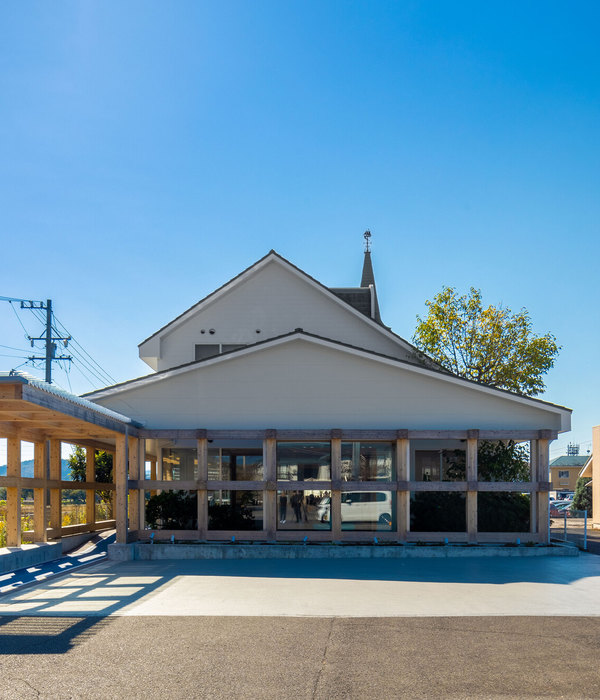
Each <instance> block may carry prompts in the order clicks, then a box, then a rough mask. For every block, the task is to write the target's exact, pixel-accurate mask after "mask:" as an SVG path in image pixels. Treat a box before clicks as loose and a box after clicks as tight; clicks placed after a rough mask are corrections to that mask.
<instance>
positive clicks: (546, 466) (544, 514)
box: [536, 438, 550, 543]
mask: <svg viewBox="0 0 600 700" xmlns="http://www.w3.org/2000/svg"><path fill="white" fill-rule="evenodd" d="M549 474H550V440H547V439H545V438H544V439H541V440H538V441H537V479H536V480H537V481H538V482H539V481H548V479H549ZM536 496H537V522H538V534H539V538H540V539H539V541H540V542H541V543H546V542H550V527H549V522H548V515H549V513H548V492H547V491H536Z"/></svg>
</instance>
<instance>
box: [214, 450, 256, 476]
mask: <svg viewBox="0 0 600 700" xmlns="http://www.w3.org/2000/svg"><path fill="white" fill-rule="evenodd" d="M208 478H209V480H211V481H261V480H262V478H263V451H262V445H260V446H256V447H239V446H235V447H209V448H208Z"/></svg>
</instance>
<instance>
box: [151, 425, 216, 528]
mask: <svg viewBox="0 0 600 700" xmlns="http://www.w3.org/2000/svg"><path fill="white" fill-rule="evenodd" d="M196 445H197V451H198V481H199V482H204V483H206V482H207V481H208V440H207V439H206V438H200V439H199V440H198V441H197V443H196ZM154 469H155V471H156V464H155V467H154ZM196 493H197V494H198V513H197V516H198V537H199V538H200V539H201V540H202V539H204V538H205V537H206V533H207V531H208V490H207V488H203V489H198V490H197V492H196Z"/></svg>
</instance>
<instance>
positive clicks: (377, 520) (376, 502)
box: [342, 491, 396, 532]
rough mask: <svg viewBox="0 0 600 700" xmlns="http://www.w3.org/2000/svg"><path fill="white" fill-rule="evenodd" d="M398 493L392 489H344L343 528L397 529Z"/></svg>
mask: <svg viewBox="0 0 600 700" xmlns="http://www.w3.org/2000/svg"><path fill="white" fill-rule="evenodd" d="M395 505H396V494H395V493H392V492H391V491H343V492H342V530H383V531H386V532H391V531H392V530H395V527H396V526H395V512H396V507H395Z"/></svg>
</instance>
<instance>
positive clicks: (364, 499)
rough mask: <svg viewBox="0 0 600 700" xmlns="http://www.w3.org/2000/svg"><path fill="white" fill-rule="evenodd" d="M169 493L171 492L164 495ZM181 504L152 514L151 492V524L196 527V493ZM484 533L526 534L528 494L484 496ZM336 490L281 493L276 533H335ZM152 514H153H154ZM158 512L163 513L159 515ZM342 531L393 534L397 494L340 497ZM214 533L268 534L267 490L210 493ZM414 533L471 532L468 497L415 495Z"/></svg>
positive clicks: (177, 495)
mask: <svg viewBox="0 0 600 700" xmlns="http://www.w3.org/2000/svg"><path fill="white" fill-rule="evenodd" d="M165 493H166V492H165ZM171 493H172V494H173V495H172V498H173V499H174V501H176V503H174V506H173V507H172V508H171V511H170V514H169V516H168V521H167V516H166V515H165V514H164V512H163V514H162V517H161V511H160V510H156V509H154V510H150V509H151V508H153V505H152V504H153V503H157V504H158V500H159V499H160V498H161V497H160V496H158V497H154V499H156V500H155V501H154V502H153V498H152V497H149V493H148V492H147V494H146V504H147V505H146V514H147V517H146V520H147V522H146V526H147V527H154V528H157V529H161V528H162V529H186V530H187V529H196V528H197V522H198V521H197V498H198V495H197V492H196V491H179V492H171ZM477 505H478V509H477V510H478V524H477V528H478V530H479V531H480V532H527V531H528V530H529V523H530V505H531V499H530V496H529V494H521V493H504V492H500V493H496V492H480V493H479V494H478V504H477ZM331 508H332V503H331V492H330V491H328V490H314V491H307V490H304V491H294V490H280V491H277V530H279V531H291V530H301V531H306V530H315V531H330V530H331ZM150 514H151V515H150ZM157 514H158V515H157ZM340 515H341V529H342V531H353V530H354V531H373V532H375V531H377V532H394V531H396V529H397V524H396V493H395V492H393V491H383V490H382V491H345V492H342V494H341V505H340ZM208 529H209V530H263V529H264V508H263V491H231V490H220V491H208ZM410 529H411V530H413V531H415V532H466V498H465V494H464V493H460V492H411V496H410Z"/></svg>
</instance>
